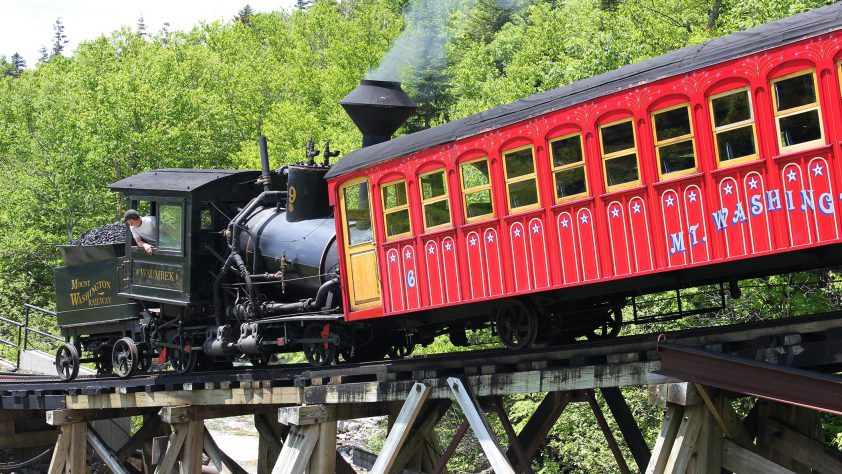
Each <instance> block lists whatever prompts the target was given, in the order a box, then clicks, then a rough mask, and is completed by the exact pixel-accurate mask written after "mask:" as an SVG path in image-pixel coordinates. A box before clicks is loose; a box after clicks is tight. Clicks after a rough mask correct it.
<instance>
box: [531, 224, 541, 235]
mask: <svg viewBox="0 0 842 474" xmlns="http://www.w3.org/2000/svg"><path fill="white" fill-rule="evenodd" d="M540 232H541V227H540V226H539V225H538V223H537V222H536V223H535V224H533V225H532V233H533V234H537V233H540Z"/></svg>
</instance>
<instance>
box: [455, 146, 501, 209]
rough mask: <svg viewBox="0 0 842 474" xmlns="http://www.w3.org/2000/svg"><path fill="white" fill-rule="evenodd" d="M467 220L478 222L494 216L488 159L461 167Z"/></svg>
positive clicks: (467, 163)
mask: <svg viewBox="0 0 842 474" xmlns="http://www.w3.org/2000/svg"><path fill="white" fill-rule="evenodd" d="M459 174H460V176H461V182H462V200H463V204H464V207H465V220H466V221H468V222H473V221H478V220H481V219H484V218H487V217H490V216H492V215H494V205H493V204H492V202H491V173H490V171H489V169H488V158H479V159H476V160H471V161H466V162H465V163H462V164H461V165H459Z"/></svg>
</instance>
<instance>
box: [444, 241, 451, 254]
mask: <svg viewBox="0 0 842 474" xmlns="http://www.w3.org/2000/svg"><path fill="white" fill-rule="evenodd" d="M452 247H453V246H452V245H450V242H447V243H446V244H444V249H445V250H447V251H448V252H450V249H451V248H452Z"/></svg>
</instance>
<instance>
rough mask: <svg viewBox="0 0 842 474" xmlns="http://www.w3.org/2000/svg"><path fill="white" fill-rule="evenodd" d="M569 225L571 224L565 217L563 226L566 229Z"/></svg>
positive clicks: (562, 222)
mask: <svg viewBox="0 0 842 474" xmlns="http://www.w3.org/2000/svg"><path fill="white" fill-rule="evenodd" d="M567 224H569V222H568V221H567V218H566V217H565V218H564V219H562V220H561V226H562V227H564V228H565V229H566V228H567Z"/></svg>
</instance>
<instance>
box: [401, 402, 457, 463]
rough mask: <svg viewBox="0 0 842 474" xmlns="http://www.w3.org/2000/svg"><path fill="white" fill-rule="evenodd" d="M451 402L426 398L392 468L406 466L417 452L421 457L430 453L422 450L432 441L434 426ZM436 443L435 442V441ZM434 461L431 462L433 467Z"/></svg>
mask: <svg viewBox="0 0 842 474" xmlns="http://www.w3.org/2000/svg"><path fill="white" fill-rule="evenodd" d="M451 404H452V402H451V401H450V400H436V401H430V400H428V401H427V402H426V403H425V404H424V406H423V407H422V409H421V412H420V413H419V414H418V419H417V420H416V421H415V424H414V425H413V426H412V429H411V430H410V433H409V437H408V438H407V440H406V441H405V442H404V445H403V449H401V450H400V452H399V453H398V457H397V459H395V464H394V465H393V466H392V470H393V471H396V470H400V469H403V468H404V467H406V465H407V464H408V463H409V461H410V460H411V459H412V458H413V457H414V456H416V455H418V454H419V453H420V454H421V456H422V462H423V459H424V458H426V457H428V455H429V454H430V453H426V452H424V451H425V450H426V448H427V447H428V446H429V444H430V443H434V437H435V433H434V431H433V430H434V428H435V427H436V425H437V424H438V423H439V421H441V419H442V418H443V417H444V415H445V413H447V410H449V409H450V405H451ZM436 444H437V443H436ZM439 456H441V453H435V456H434V458H435V461H438V459H439ZM434 466H435V463H433V466H431V467H434Z"/></svg>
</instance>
